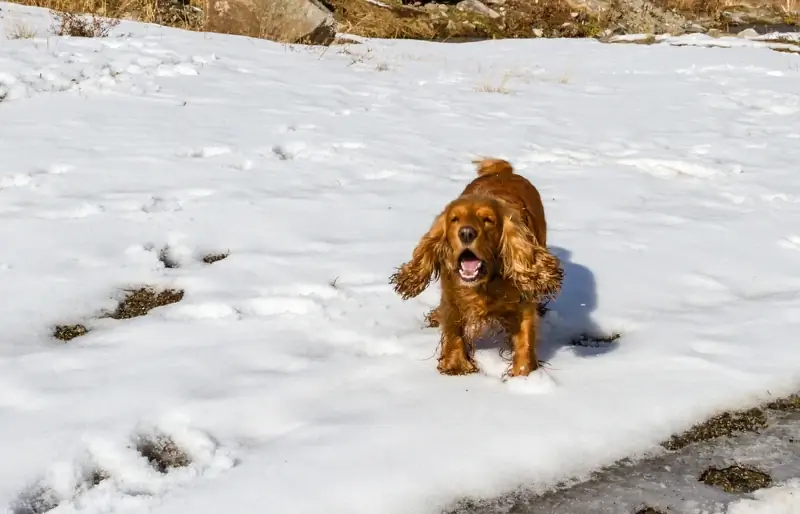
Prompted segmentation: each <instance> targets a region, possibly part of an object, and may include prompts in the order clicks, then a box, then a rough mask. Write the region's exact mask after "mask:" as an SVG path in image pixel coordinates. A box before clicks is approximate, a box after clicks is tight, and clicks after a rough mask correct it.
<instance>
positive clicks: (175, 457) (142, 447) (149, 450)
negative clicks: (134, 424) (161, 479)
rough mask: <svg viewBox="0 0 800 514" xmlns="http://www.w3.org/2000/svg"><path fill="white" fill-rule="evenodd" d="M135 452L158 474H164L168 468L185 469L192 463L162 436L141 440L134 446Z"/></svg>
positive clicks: (172, 443) (169, 440) (175, 445)
mask: <svg viewBox="0 0 800 514" xmlns="http://www.w3.org/2000/svg"><path fill="white" fill-rule="evenodd" d="M136 450H137V451H138V452H139V453H141V454H142V456H143V457H144V458H146V459H147V460H148V462H150V465H151V466H153V468H155V469H156V470H157V471H158V472H159V473H166V472H167V471H168V470H169V469H170V468H182V467H186V466H188V465H189V464H191V462H192V461H191V459H190V458H189V456H188V455H187V454H186V452H184V451H183V450H181V449H180V448H179V447H178V445H177V444H175V442H174V441H173V440H172V439H170V438H169V437H167V436H164V435H158V436H155V437H143V438H141V439H140V440H139V442H138V444H137V445H136Z"/></svg>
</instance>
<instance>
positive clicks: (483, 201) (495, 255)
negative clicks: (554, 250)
mask: <svg viewBox="0 0 800 514" xmlns="http://www.w3.org/2000/svg"><path fill="white" fill-rule="evenodd" d="M445 273H447V274H449V275H450V276H452V277H453V278H454V279H455V280H456V281H457V282H458V283H460V285H462V286H464V287H479V286H481V285H484V284H486V283H487V282H489V281H491V280H496V279H507V280H510V281H511V282H513V283H514V285H515V286H516V287H517V288H518V289H519V290H520V291H521V292H523V293H525V294H527V295H530V296H533V297H535V298H538V297H543V296H554V295H555V294H557V293H558V291H559V290H560V288H561V282H562V279H563V271H562V270H561V266H560V263H559V261H558V259H557V258H556V257H555V256H554V255H552V254H551V253H550V252H549V251H548V250H547V249H546V248H545V247H543V246H541V245H539V244H538V242H537V241H536V238H535V237H534V235H533V233H532V232H531V231H530V230H528V228H527V227H526V226H525V224H524V223H522V220H520V219H519V216H518V213H517V211H516V210H515V209H513V208H512V207H510V206H509V205H507V204H505V203H502V202H500V201H498V200H495V199H493V198H488V197H482V196H472V195H468V196H463V197H460V198H457V199H456V200H454V201H452V202H451V203H450V204H448V205H447V207H446V208H445V209H444V211H442V213H441V214H439V216H437V217H436V220H435V221H434V222H433V225H432V226H431V228H430V230H428V232H427V233H426V234H425V235H424V236H422V238H421V239H420V241H419V243H418V244H417V247H416V248H415V249H414V252H413V254H412V258H411V260H410V261H409V262H408V263H406V264H404V265H403V266H401V267H400V269H398V271H397V273H395V274H394V275H392V278H391V282H392V283H393V284H394V286H395V291H396V292H397V293H398V294H400V295H401V296H402V297H403V298H404V299H407V298H412V297H414V296H417V295H418V294H420V293H421V292H422V291H424V290H425V288H426V287H428V284H429V283H430V281H431V279H435V278H438V277H439V276H440V275H441V274H445Z"/></svg>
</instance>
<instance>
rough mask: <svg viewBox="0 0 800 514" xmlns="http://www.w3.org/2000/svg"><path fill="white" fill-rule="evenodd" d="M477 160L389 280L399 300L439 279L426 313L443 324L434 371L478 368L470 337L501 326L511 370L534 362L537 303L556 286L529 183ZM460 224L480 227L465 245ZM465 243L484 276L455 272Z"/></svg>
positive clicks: (506, 167)
mask: <svg viewBox="0 0 800 514" xmlns="http://www.w3.org/2000/svg"><path fill="white" fill-rule="evenodd" d="M476 164H477V172H478V177H477V178H475V179H474V180H473V181H472V182H470V183H469V184H468V185H467V187H466V188H465V189H464V191H463V192H462V193H461V195H460V196H459V197H458V198H456V199H455V200H453V201H452V202H450V203H449V204H447V206H446V207H445V208H444V210H443V211H442V212H441V213H440V214H439V215H438V216H437V217H436V219H435V220H434V221H433V224H432V225H431V227H430V229H429V230H428V232H427V233H425V235H423V236H422V238H421V239H420V240H419V242H418V244H417V246H416V247H415V248H414V250H413V252H412V256H411V260H410V261H408V262H407V263H405V264H403V265H402V266H400V268H398V270H397V271H396V273H394V274H393V275H392V276H391V279H390V282H391V283H392V284H393V285H394V290H395V292H396V293H397V294H399V295H400V296H401V297H402V298H403V299H404V300H405V299H409V298H413V297H415V296H417V295H419V294H420V293H421V292H422V291H424V290H425V289H426V288H427V287H428V285H430V282H431V281H432V280H436V279H439V280H440V283H441V300H440V303H439V306H438V307H437V308H436V309H434V310H432V311H431V312H430V313H428V315H427V316H426V318H427V319H428V322H429V324H430V325H431V326H439V327H441V354H440V357H439V364H438V369H439V372H441V373H443V374H447V375H461V374H467V373H473V372H475V371H477V370H478V368H477V366H476V364H475V362H474V360H473V355H472V350H471V348H472V344H473V342H474V340H475V339H476V338H477V337H478V336H479V335H480V334H481V332H482V331H483V330H484V329H486V328H488V327H489V326H490V325H500V326H501V327H502V328H503V329H505V332H506V333H507V334H508V335H509V336H510V339H511V346H512V350H513V359H512V365H511V369H510V372H509V374H510V375H511V376H520V375H523V376H524V375H528V374H529V373H530V372H531V371H533V370H535V369H536V368H537V367H538V365H539V364H538V359H537V357H536V343H537V336H536V328H537V323H538V319H539V312H540V310H539V309H540V306H539V303H540V302H542V301H544V300H547V299H549V298H552V297H554V296H556V295H557V294H558V293H559V291H560V290H561V284H562V281H563V270H562V268H561V264H560V262H559V260H558V258H557V257H555V256H554V255H553V254H551V253H550V252H549V251H548V250H547V247H546V244H547V223H546V220H545V215H544V206H543V205H542V201H541V197H540V195H539V192H538V191H537V189H536V188H535V187H534V186H533V184H531V183H530V182H529V181H528V180H527V179H526V178H525V177H523V176H521V175H517V174H516V173H514V170H513V167H512V166H511V164H509V163H508V162H507V161H504V160H502V159H483V160H482V161H479V162H477V163H476ZM465 226H469V227H474V228H476V229H477V232H478V236H477V238H476V239H475V240H474V241H472V242H470V243H469V244H467V245H465V244H464V243H462V242H461V241H460V239H459V237H458V231H459V229H461V228H462V227H465ZM465 249H469V250H470V251H472V252H473V253H474V254H475V255H476V256H477V257H478V258H480V259H481V260H482V262H483V270H484V271H483V275H482V276H481V277H480V278H479V279H478V280H476V281H475V282H470V283H466V282H465V281H464V280H463V279H462V276H461V275H459V271H458V269H459V265H460V262H459V256H460V255H461V254H462V252H463V251H464V250H465Z"/></svg>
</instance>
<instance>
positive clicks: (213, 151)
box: [178, 145, 233, 159]
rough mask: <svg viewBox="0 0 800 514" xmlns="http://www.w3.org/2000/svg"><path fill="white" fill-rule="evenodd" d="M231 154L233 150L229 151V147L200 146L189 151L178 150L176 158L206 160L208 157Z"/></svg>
mask: <svg viewBox="0 0 800 514" xmlns="http://www.w3.org/2000/svg"><path fill="white" fill-rule="evenodd" d="M232 152H233V149H231V148H230V147H229V146H222V145H220V146H201V147H197V148H192V149H189V150H180V151H179V152H178V156H179V157H192V158H195V159H206V158H209V157H217V156H219V155H227V154H229V153H232Z"/></svg>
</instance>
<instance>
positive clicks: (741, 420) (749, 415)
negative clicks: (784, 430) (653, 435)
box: [662, 408, 767, 451]
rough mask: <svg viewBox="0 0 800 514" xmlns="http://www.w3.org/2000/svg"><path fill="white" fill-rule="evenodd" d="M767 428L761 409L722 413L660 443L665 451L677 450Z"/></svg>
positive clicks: (765, 417) (764, 415) (765, 418)
mask: <svg viewBox="0 0 800 514" xmlns="http://www.w3.org/2000/svg"><path fill="white" fill-rule="evenodd" d="M766 426H767V416H766V414H765V413H764V411H763V410H762V409H759V408H753V409H748V410H745V411H733V412H723V413H722V414H719V415H717V416H714V417H712V418H710V419H708V420H707V421H704V422H703V423H699V424H697V425H695V426H693V427H692V428H690V429H689V430H687V431H686V432H683V433H682V434H678V435H673V436H672V437H671V438H670V440H669V441H666V442H664V443H662V446H664V448H666V449H667V450H670V451H673V450H679V449H681V448H684V447H686V446H688V445H690V444H692V443H697V442H701V441H709V440H711V439H716V438H718V437H728V436H732V435H735V434H740V433H744V432H757V431H758V430H760V429H762V428H764V427H766Z"/></svg>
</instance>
